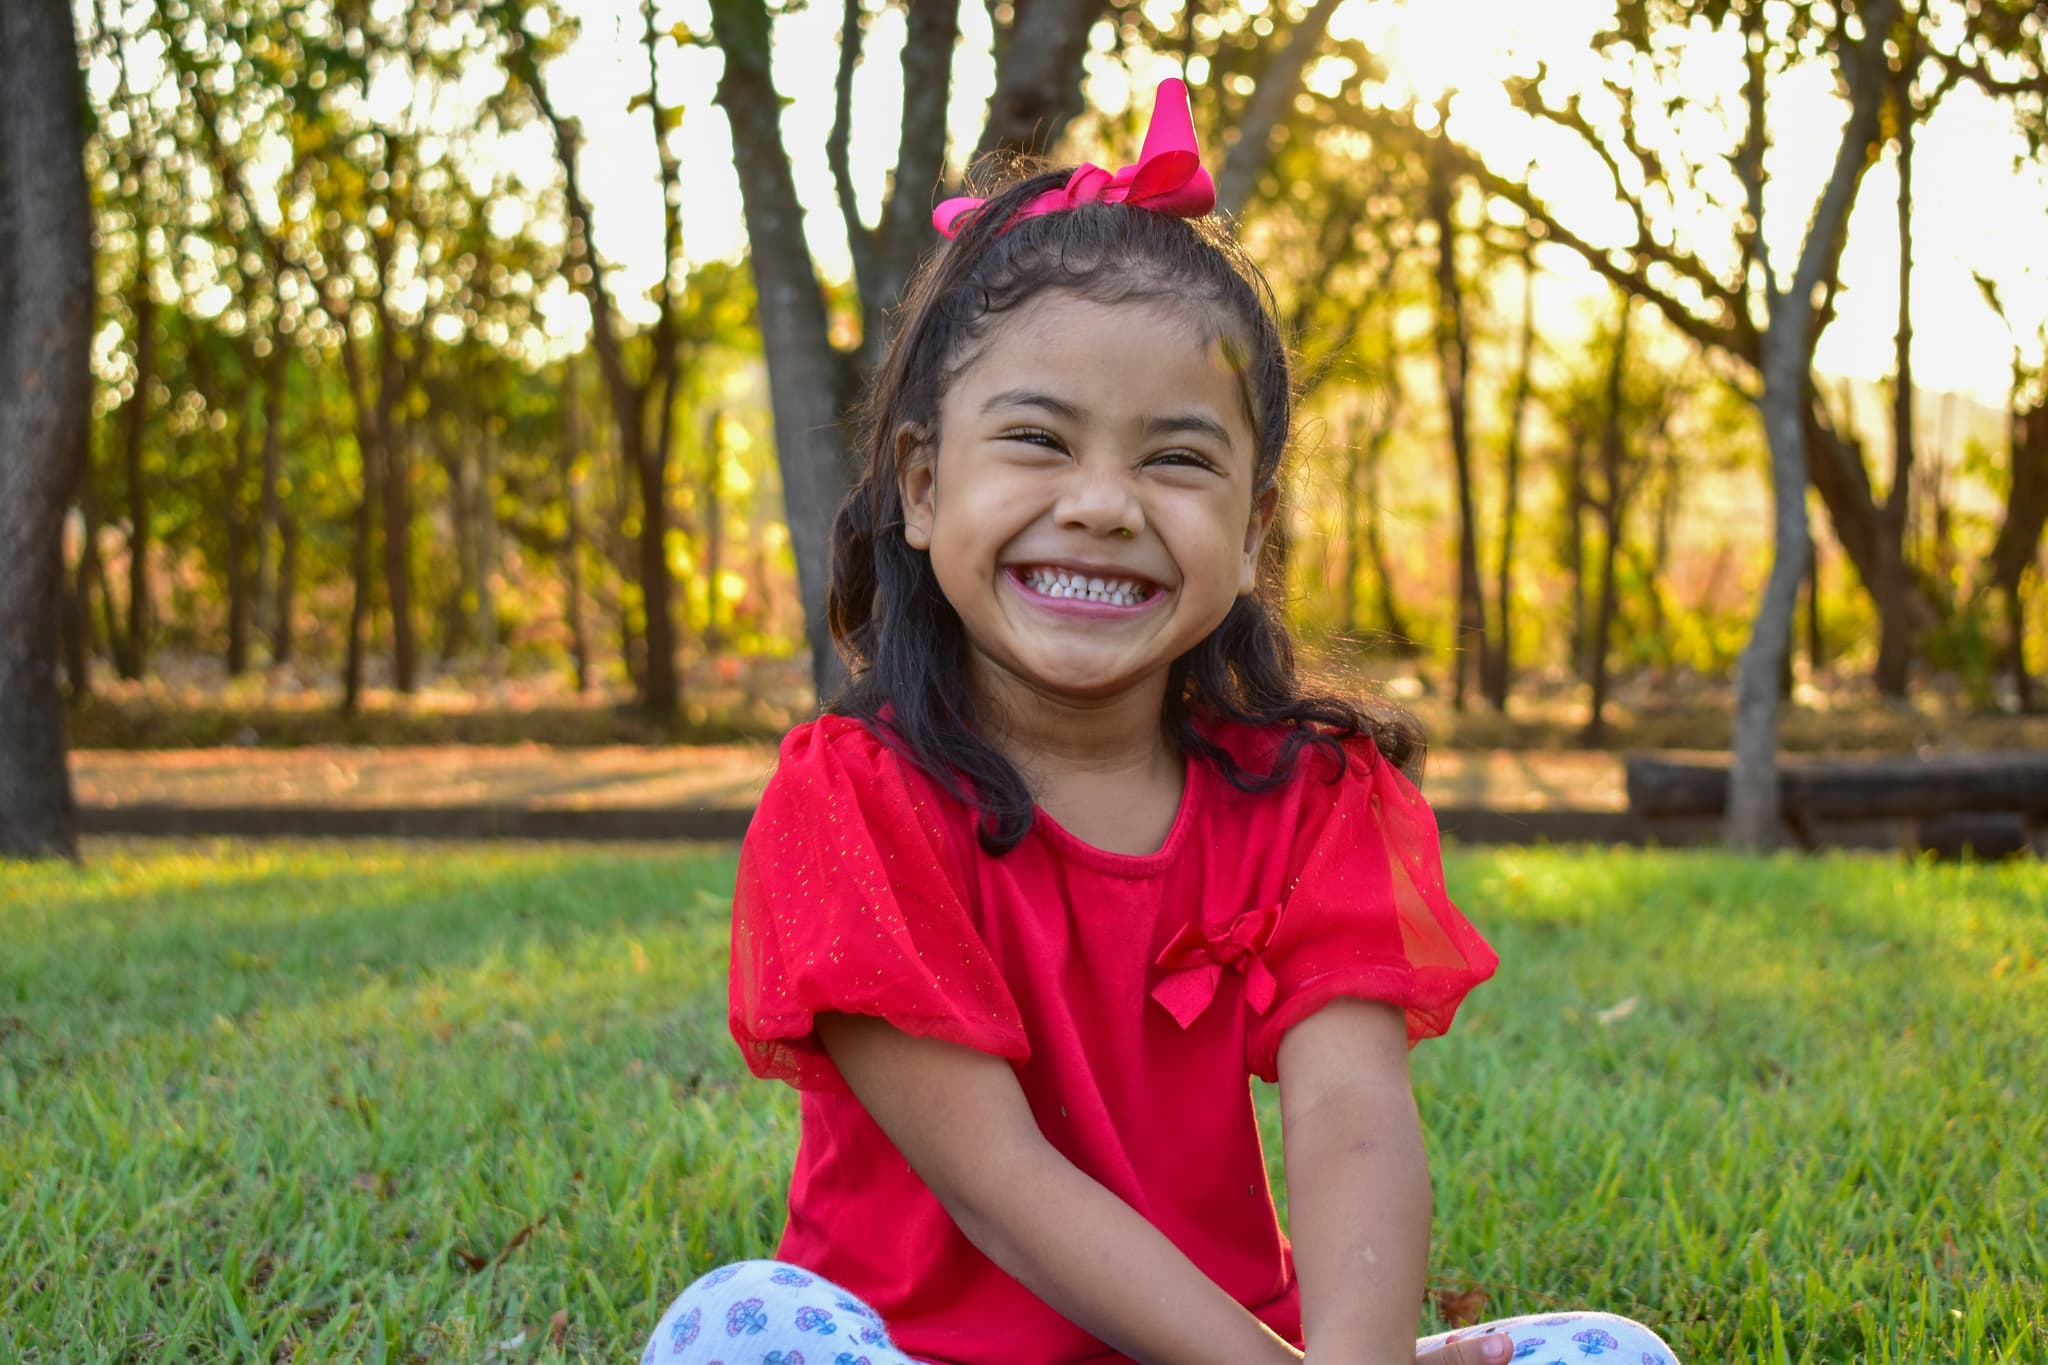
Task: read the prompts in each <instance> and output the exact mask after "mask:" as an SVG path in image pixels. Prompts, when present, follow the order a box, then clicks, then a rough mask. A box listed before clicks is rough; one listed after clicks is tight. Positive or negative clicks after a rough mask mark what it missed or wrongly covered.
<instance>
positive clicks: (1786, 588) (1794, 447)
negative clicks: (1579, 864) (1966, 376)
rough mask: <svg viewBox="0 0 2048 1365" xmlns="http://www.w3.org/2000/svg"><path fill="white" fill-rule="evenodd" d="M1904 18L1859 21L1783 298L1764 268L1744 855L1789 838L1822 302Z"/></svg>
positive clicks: (1739, 679)
mask: <svg viewBox="0 0 2048 1365" xmlns="http://www.w3.org/2000/svg"><path fill="white" fill-rule="evenodd" d="M1896 10H1897V0H1873V2H1872V3H1871V4H1870V5H1869V6H1868V7H1867V8H1866V9H1865V10H1864V11H1862V13H1861V15H1860V19H1861V22H1862V23H1863V25H1864V32H1863V35H1862V37H1861V38H1859V39H1858V40H1857V41H1856V44H1855V47H1854V48H1853V49H1851V50H1848V51H1845V52H1844V53H1843V54H1842V57H1841V66H1842V74H1843V76H1844V78H1845V81H1846V84H1847V86H1848V89H1849V96H1850V109H1849V118H1848V120H1847V122H1846V123H1845V124H1844V125H1843V128H1842V135H1841V142H1840V145H1839V146H1838V147H1837V149H1836V153H1835V164H1834V168H1833V170H1832V171H1831V172H1830V174H1829V176H1828V182H1827V186H1826V188H1825V189H1824V190H1823V191H1822V192H1821V197H1820V203H1819V204H1818V205H1817V206H1816V208H1815V210H1814V214H1813V218H1812V221H1811V222H1810V223H1809V224H1808V225H1807V230H1806V238H1805V241H1804V242H1803V244H1802V245H1801V247H1800V252H1799V261H1798V264H1797V267H1796V268H1795V270H1794V272H1793V275H1792V279H1791V281H1790V282H1789V284H1788V286H1787V287H1786V288H1785V289H1783V290H1780V289H1779V288H1778V286H1777V284H1776V282H1775V281H1774V279H1773V277H1772V274H1771V267H1770V262H1769V260H1768V258H1767V257H1766V258H1764V259H1762V260H1760V262H1759V265H1760V268H1761V270H1762V273H1763V278H1764V281H1765V287H1766V289H1767V291H1768V296H1769V307H1768V312H1767V322H1766V330H1765V334H1764V337H1763V366H1762V369H1763V385H1764V386H1763V394H1762V396H1761V398H1760V400H1759V403H1758V406H1759V407H1760V408H1761V409H1762V412H1763V422H1764V436H1765V439H1766V440H1767V441H1768V442H1769V444H1770V450H1771V495H1772V500H1773V503H1774V505H1775V511H1774V514H1773V517H1772V538H1771V571H1770V576H1769V578H1768V579H1767V580H1766V581H1765V584H1764V592H1763V598H1762V600H1761V601H1760V602H1759V603H1758V606H1757V613H1756V618H1755V621H1754V622H1753V624H1752V626H1751V629H1750V637H1749V642H1748V643H1747V644H1746V645H1744V646H1743V650H1742V657H1741V659H1740V661H1739V662H1738V664H1737V666H1736V674H1735V725H1734V744H1733V746H1732V752H1731V761H1730V765H1729V775H1728V808H1727V814H1726V837H1727V841H1728V843H1729V844H1730V845H1731V846H1733V847H1736V848H1742V849H1762V848H1768V847H1770V846H1772V845H1774V844H1775V843H1777V841H1778V840H1779V838H1780V837H1781V822H1780V819H1779V792H1778V678H1779V675H1780V674H1781V673H1782V672H1783V671H1784V667H1785V660H1786V657H1787V655H1788V654H1789V652H1790V650H1791V634H1792V613H1793V610H1794V608H1795V607H1796V606H1797V604H1798V601H1799V581H1800V579H1802V578H1804V577H1805V576H1806V563H1807V557H1808V556H1809V555H1810V554H1812V551H1813V546H1812V537H1811V535H1810V533H1809V531H1808V528H1807V522H1806V485H1807V477H1808V471H1807V458H1806V455H1807V452H1806V429H1807V423H1808V421H1809V420H1810V419H1811V416H1812V412H1813V394H1812V392H1811V387H1812V385H1811V376H1812V370H1813V347H1814V341H1815V339H1816V337H1815V331H1814V326H1813V322H1814V295H1815V291H1816V290H1818V289H1819V287H1820V284H1821V280H1822V276H1823V275H1824V273H1826V271H1827V269H1828V268H1829V266H1830V263H1832V262H1833V261H1835V260H1838V259H1839V258H1840V255H1841V238H1842V233H1843V229H1844V227H1845V225H1846V224H1847V222H1848V217H1849V208H1850V206H1851V204H1852V203H1853V202H1854V201H1855V197H1856V189H1857V186H1858V185H1859V184H1860V183H1861V179H1862V172H1863V169H1864V166H1865V164H1866V160H1867V157H1868V155H1869V151H1870V146H1871V144H1872V142H1873V141H1875V139H1876V137H1877V125H1878V118H1877V115H1878V106H1879V103H1880V102H1881V100H1882V97H1883V94H1884V82H1885V61H1884V43H1885V39H1886V37H1887V35H1888V33H1889V31H1890V28H1891V22H1892V17H1893V15H1894V14H1895V13H1896ZM1845 41H1846V40H1845ZM1859 472H1860V466H1859ZM1838 529H1839V528H1838Z"/></svg>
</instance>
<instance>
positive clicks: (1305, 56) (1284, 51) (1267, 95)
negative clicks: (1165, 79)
mask: <svg viewBox="0 0 2048 1365" xmlns="http://www.w3.org/2000/svg"><path fill="white" fill-rule="evenodd" d="M1340 3H1341V0H1315V3H1313V4H1311V5H1310V6H1309V8H1308V12H1307V13H1305V14H1303V15H1302V16H1301V18H1300V20H1299V21H1297V22H1296V24H1295V25H1294V27H1293V29H1292V30H1290V31H1289V32H1288V34H1287V41H1286V42H1285V43H1284V44H1283V45H1282V46H1281V48H1280V51H1279V52H1278V53H1276V54H1275V55H1274V57H1273V60H1272V63H1271V64H1270V65H1268V66H1267V68H1266V69H1265V70H1264V71H1262V72H1260V73H1259V78H1258V84H1257V85H1256V86H1255V87H1254V88H1253V90H1252V97H1251V99H1250V100H1249V101H1247V102H1246V104H1245V107H1244V114H1243V116H1242V117H1241V118H1239V119H1238V121H1237V130H1236V131H1237V138H1236V141H1234V142H1232V143H1231V144H1230V148H1229V150H1228V151H1227V152H1225V153H1224V156H1223V167H1222V169H1221V170H1220V171H1219V172H1218V173H1217V175H1216V211H1217V212H1219V213H1222V214H1225V215H1227V216H1229V217H1231V218H1235V217H1237V216H1238V215H1239V214H1241V213H1243V212H1244V207H1245V205H1246V204H1248V203H1250V202H1251V197H1252V191H1253V190H1254V189H1256V188H1257V187H1258V183H1259V177H1260V176H1261V175H1263V174H1265V171H1266V166H1267V163H1268V162H1269V161H1270V160H1271V159H1272V154H1273V132H1274V130H1275V129H1276V128H1278V127H1279V126H1280V121H1281V120H1282V119H1284V118H1285V117H1286V116H1287V111H1288V109H1290V108H1291V107H1292V106H1293V104H1294V97H1295V96H1296V95H1298V94H1299V93H1300V92H1301V73H1302V72H1303V71H1305V70H1307V68H1308V64H1309V61H1310V60H1311V59H1312V58H1314V56H1315V55H1316V53H1317V52H1318V51H1320V50H1321V49H1322V45H1323V35H1324V34H1326V33H1328V32H1329V31H1330V19H1331V17H1332V16H1333V15H1335V14H1336V12H1337V7H1338V5H1339V4H1340ZM1191 19H1192V16H1191Z"/></svg>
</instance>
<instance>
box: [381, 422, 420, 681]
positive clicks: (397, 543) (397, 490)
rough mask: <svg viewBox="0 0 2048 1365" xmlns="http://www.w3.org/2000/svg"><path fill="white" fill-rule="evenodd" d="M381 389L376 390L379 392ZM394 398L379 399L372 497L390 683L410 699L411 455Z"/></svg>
mask: <svg viewBox="0 0 2048 1365" xmlns="http://www.w3.org/2000/svg"><path fill="white" fill-rule="evenodd" d="M381 387H382V386H380V389H381ZM396 398H397V395H396V394H393V395H391V396H390V398H389V400H387V399H384V398H381V397H380V399H379V400H378V407H379V408H380V409H382V411H381V412H380V413H379V415H378V420H377V425H378V427H379V429H380V430H381V431H382V432H383V443H382V444H383V447H384V448H383V451H382V454H383V457H384V458H383V460H382V461H381V464H382V466H383V467H382V468H380V469H379V470H378V471H377V484H378V492H379V493H380V494H381V495H382V497H383V501H384V508H383V511H384V601H385V603H386V605H387V606H388V607H389V608H390V611H391V675H392V676H391V682H392V686H394V687H396V688H397V689H398V690H399V691H400V692H403V693H406V694H408V695H410V694H411V693H412V692H413V691H414V690H416V689H417V688H418V686H419V643H418V640H417V638H416V637H415V636H414V634H413V621H412V453H411V451H410V450H409V449H408V448H407V447H408V443H409V440H410V438H409V436H407V435H405V434H401V433H400V432H398V431H397V430H395V423H394V416H395V409H396V406H397V405H396Z"/></svg>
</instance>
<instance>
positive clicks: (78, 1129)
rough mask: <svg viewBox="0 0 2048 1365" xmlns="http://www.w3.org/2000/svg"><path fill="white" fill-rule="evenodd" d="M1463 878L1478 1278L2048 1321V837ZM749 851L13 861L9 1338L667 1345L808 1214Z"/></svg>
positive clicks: (1706, 1320)
mask: <svg viewBox="0 0 2048 1365" xmlns="http://www.w3.org/2000/svg"><path fill="white" fill-rule="evenodd" d="M1450 874H1451V882H1452V888H1453V891H1454V893H1455V894H1457V895H1459V897H1460V898H1461V900H1462V901H1463V902H1464V903H1465V904H1466V906H1467V908H1468V909H1469V910H1470V912H1471V913H1472V914H1473V916H1474V918H1475V919H1477V920H1478V921H1480V923H1481V924H1482V926H1483V927H1484V928H1485V929H1486V930H1487V931H1488V933H1489V935H1490V936H1491V937H1492V938H1493V940H1494V942H1495V943H1496V945H1497V946H1498V947H1499V948H1500V950H1501V953H1502V956H1503V958H1504V960H1505V964H1506V965H1505V966H1504V967H1503V970H1502V973H1501V976H1500V978H1499V979H1498V980H1497V981H1496V982H1495V983H1494V984H1492V985H1490V986H1488V987H1487V988H1485V989H1484V990H1483V991H1482V992H1480V993H1479V994H1478V995H1476V996H1475V997H1474V998H1473V1000H1472V1002H1471V1003H1470V1005H1469V1006H1468V1007H1467V1009H1466V1011H1465V1014H1464V1015H1463V1017H1462V1018H1461V1020H1460V1022H1459V1025H1458V1027H1457V1028H1456V1029H1455V1030H1453V1032H1452V1034H1451V1036H1450V1037H1449V1038H1448V1039H1446V1040H1443V1041H1439V1042H1436V1043H1431V1044H1428V1045H1425V1046H1424V1047H1423V1048H1422V1049H1421V1050H1420V1051H1419V1052H1418V1054H1417V1060H1416V1073H1417V1084H1418V1090H1419V1093H1420V1096H1421V1100H1422V1105H1423V1110H1424V1115H1425V1119H1426V1121H1427V1123H1428V1126H1429V1130H1430V1140H1431V1148H1432V1152H1433V1166H1434V1172H1435V1176H1436V1188H1437V1230H1436V1244H1435V1249H1434V1255H1433V1281H1434V1283H1435V1284H1436V1285H1437V1286H1438V1287H1440V1288H1442V1289H1445V1290H1449V1291H1457V1290H1463V1289H1467V1288H1477V1289H1479V1290H1482V1291H1483V1292H1484V1293H1485V1294H1486V1296H1487V1304H1486V1308H1487V1311H1488V1312H1489V1313H1494V1314H1498V1313H1510V1312H1520V1311H1536V1310H1541V1309H1545V1308H1554V1307H1564V1306H1570V1305H1584V1306H1596V1307H1604V1308H1612V1309H1615V1310H1617V1311H1621V1312H1625V1313H1629V1314H1631V1315H1634V1316H1638V1317H1641V1318H1644V1319H1646V1320H1648V1321H1650V1322H1652V1323H1654V1324H1656V1325H1658V1326H1659V1327H1660V1328H1661V1329H1662V1330H1663V1331H1664V1332H1665V1334H1666V1335H1667V1337H1669V1339H1670V1340H1671V1341H1672V1343H1673V1344H1674V1346H1676V1347H1677V1348H1678V1349H1679V1351H1680V1353H1681V1356H1682V1357H1683V1358H1684V1359H1686V1360H1687V1361H1688V1362H1724V1361H1773V1362H1775V1361H1812V1362H1828V1363H1829V1365H1833V1363H1834V1362H1848V1361H1884V1362H1921V1361H1950V1360H1954V1361H2014V1362H2020V1361H2041V1360H2044V1359H2048V1306H2044V1300H2048V1282H2044V1279H2048V1275H2044V1270H2043V1266H2044V1265H2048V1192H2044V1184H2043V1181H2044V1176H2043V1153H2044V1152H2048V1097H2044V1095H2043V1093H2042V1090H2043V1087H2042V1084H2041V1082H2042V1079H2043V1075H2044V1069H2048V1064H2044V1062H2043V1060H2042V1056H2043V1049H2042V1044H2041V1040H2042V1039H2043V1038H2044V1037H2048V972H2044V970H2043V969H2042V967H2041V959H2042V958H2043V957H2048V877H2043V876H2042V875H2041V872H2040V869H2039V867H2038V866H2037V865H2014V866H2010V867H2002V868H1954V867H1936V866H1931V865H1910V864H1902V863H1897V862H1891V861H1876V860H1853V859H1846V858H1844V859H1830V860H1818V861H1811V862H1793V861H1768V862H1766V861H1745V860H1741V859H1736V858H1731V857H1725V856H1711V855H1677V854H1635V853H1621V854H1611V853H1599V854H1583V853H1570V852H1548V851H1503V852H1487V853H1464V854H1461V855H1458V856H1456V857H1455V858H1454V859H1453V865H1452V867H1451V869H1450ZM731 876H732V857H731V852H730V850H729V849H707V850H697V851H689V850H664V851H644V850H635V851H622V850H611V849H576V850H562V849H522V850H513V849H489V850H484V849H477V848H473V847H460V848H435V849H420V848H408V849H397V848H391V847H381V846H380V847H363V846H348V845H327V846H313V845H287V846H262V847H255V848H250V847H241V846H234V845H220V846H208V847H192V846H186V847H178V848H170V847H166V846H140V847H139V850H124V849H119V848H110V847H103V848H100V849H96V850H94V857H93V860H92V862H91V864H90V865H89V866H88V867H87V868H86V869H85V870H84V871H77V870H73V869H70V868H65V867H23V866H0V1359H5V1360H10V1361H12V1360H27V1361H36V1362H41V1361H55V1360H64V1361H71V1360H79V1361H90V1360H110V1361H111V1360H136V1361H141V1360H150V1361H172V1360H194V1361H211V1360H238V1361H239V1360H249V1359H258V1358H260V1359H263V1360H273V1359H276V1360H291V1359H298V1360H330V1359H358V1358H361V1359H369V1360H393V1361H396V1360H407V1359H420V1360H435V1361H484V1360H515V1361H525V1360H557V1359H563V1358H570V1359H591V1360H600V1359H602V1360H619V1359H623V1358H627V1357H628V1355H629V1353H630V1352H631V1351H633V1350H635V1349H637V1346H638V1344H639V1342H640V1340H642V1339H643V1337H644V1334H645V1333H646V1332H647V1331H648V1330H650V1328H651V1327H652V1325H653V1322H654V1319H655V1316H656V1314H657V1313H658V1312H659V1310H660V1308H661V1306H662V1305H663V1304H665V1303H666V1301H667V1298H668V1297H669V1296H670V1295H671V1294H673V1293H674V1292H675V1290H676V1289H677V1288H679V1287H680V1286H681V1284H682V1283H683V1282H685V1281H686V1280H687V1279H688V1278H689V1277H690V1276H691V1275H692V1274H694V1273H695V1272H697V1271H700V1270H702V1269H703V1268H705V1267H706V1266H708V1265H711V1264H713V1263H715V1262H717V1261H721V1260H726V1259H730V1258H733V1257H738V1256H748V1255H758V1254H763V1253H765V1252H766V1251H768V1250H769V1248H771V1247H772V1245H773V1243H774V1239H775V1235H776V1232H777V1229H778V1227H779V1223H780V1219H781V1190H782V1185H783V1182H784V1180H785V1179H786V1175H787V1171H788V1165H789V1151H790V1146H791V1143H792V1141H793V1139H794V1133H795V1107H794V1104H793V1103H792V1099H791V1096H790V1095H789V1094H788V1093H787V1092H786V1091H784V1090H782V1089H781V1088H779V1087H776V1086H770V1085H764V1084H755V1083H751V1082H747V1081H746V1079H745V1077H744V1073H743V1070H742V1068H741V1067H740V1065H739V1063H738V1061H737V1058H736V1056H735V1054H734V1052H733V1050H732V1048H731V1046H730V1045H729V1043H728V1042H727V1040H726V1038H725V1032H724V989H723V960H724V952H723V944H724V915H725V905H726V894H727V891H728V888H729V886H730V881H731ZM1629 1002H1633V1003H1632V1004H1631V1003H1629ZM1603 1020H1604V1022H1603ZM1265 1098H1266V1100H1267V1101H1268V1105H1267V1113H1268V1116H1269V1117H1270V1114H1271V1105H1270V1099H1271V1096H1270V1095H1268V1096H1266V1097H1265ZM1275 1150H1276V1152H1277V1144H1275ZM557 1314H561V1315H564V1316H562V1317H561V1318H559V1319H557V1318H556V1315H557ZM557 1321H559V1322H560V1323H561V1327H560V1329H559V1331H557V1330H556V1329H555V1328H554V1327H553V1325H552V1324H553V1323H555V1322H557ZM522 1334H523V1337H524V1341H523V1343H522V1344H520V1345H516V1346H511V1347H503V1346H501V1343H506V1342H510V1341H513V1340H515V1339H517V1338H519V1337H520V1336H521V1335H522ZM556 1336H559V1344H556V1343H555V1341H554V1340H552V1338H555V1337H556Z"/></svg>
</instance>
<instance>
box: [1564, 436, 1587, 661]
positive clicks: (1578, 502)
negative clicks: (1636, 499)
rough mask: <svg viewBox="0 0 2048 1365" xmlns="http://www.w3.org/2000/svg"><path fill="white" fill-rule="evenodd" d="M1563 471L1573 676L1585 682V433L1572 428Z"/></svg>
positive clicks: (1565, 554)
mask: <svg viewBox="0 0 2048 1365" xmlns="http://www.w3.org/2000/svg"><path fill="white" fill-rule="evenodd" d="M1565 436H1566V439H1567V441H1568V442H1569V446H1568V453H1567V455H1566V457H1565V470H1564V547H1563V548H1564V561H1565V572H1566V573H1567V575H1568V576H1569V577H1570V578H1571V581H1572V589H1571V592H1572V632H1571V639H1570V641H1569V648H1570V651H1571V657H1570V659H1569V661H1568V662H1569V663H1570V664H1571V670H1572V676H1573V677H1575V678H1577V679H1578V680H1579V681H1580V682H1585V681H1586V680H1587V679H1588V677H1589V676H1590V675H1591V673H1592V670H1591V669H1590V668H1588V667H1587V662H1588V660H1587V657H1586V641H1587V638H1588V636H1587V631H1586V503H1587V498H1586V434H1585V432H1583V431H1580V430H1577V429H1573V430H1571V431H1568V432H1566V433H1565Z"/></svg>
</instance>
